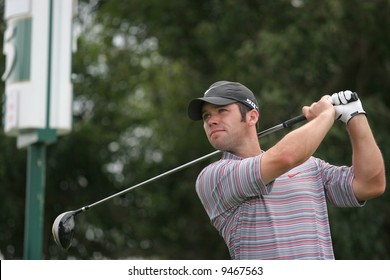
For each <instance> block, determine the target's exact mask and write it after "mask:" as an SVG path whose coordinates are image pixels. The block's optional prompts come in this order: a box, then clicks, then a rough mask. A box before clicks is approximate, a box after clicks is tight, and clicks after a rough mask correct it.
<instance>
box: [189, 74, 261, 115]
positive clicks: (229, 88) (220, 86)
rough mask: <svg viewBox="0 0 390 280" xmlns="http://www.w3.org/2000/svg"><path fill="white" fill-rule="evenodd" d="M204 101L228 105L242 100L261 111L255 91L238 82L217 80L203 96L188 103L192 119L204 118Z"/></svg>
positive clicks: (243, 102) (251, 107)
mask: <svg viewBox="0 0 390 280" xmlns="http://www.w3.org/2000/svg"><path fill="white" fill-rule="evenodd" d="M204 102H207V103H211V104H214V105H228V104H232V103H236V102H240V103H242V104H244V105H246V106H248V107H249V108H250V109H255V110H257V111H259V107H258V104H257V100H256V98H255V95H254V94H253V92H252V91H251V90H250V89H248V88H247V87H246V86H244V85H242V84H240V83H236V82H229V81H219V82H216V83H214V84H212V85H211V86H210V87H209V88H208V90H207V91H206V92H205V93H204V96H203V97H200V98H196V99H193V100H191V102H190V104H189V105H188V116H189V117H190V119H191V120H193V121H198V120H201V119H202V106H203V103H204Z"/></svg>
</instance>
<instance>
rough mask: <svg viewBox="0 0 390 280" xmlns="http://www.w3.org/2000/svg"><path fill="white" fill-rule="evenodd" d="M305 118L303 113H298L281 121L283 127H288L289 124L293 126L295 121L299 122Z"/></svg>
mask: <svg viewBox="0 0 390 280" xmlns="http://www.w3.org/2000/svg"><path fill="white" fill-rule="evenodd" d="M305 120H306V117H305V116H304V115H299V116H297V117H294V118H292V119H289V120H287V121H285V122H283V127H284V128H286V127H290V126H293V125H294V124H296V123H299V122H302V121H305Z"/></svg>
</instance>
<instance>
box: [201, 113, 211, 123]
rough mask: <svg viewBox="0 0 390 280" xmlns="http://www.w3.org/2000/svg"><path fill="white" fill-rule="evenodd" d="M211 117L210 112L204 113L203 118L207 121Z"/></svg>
mask: <svg viewBox="0 0 390 280" xmlns="http://www.w3.org/2000/svg"><path fill="white" fill-rule="evenodd" d="M209 118H210V114H209V113H204V114H203V115H202V119H203V121H204V122H205V121H207V120H208V119H209Z"/></svg>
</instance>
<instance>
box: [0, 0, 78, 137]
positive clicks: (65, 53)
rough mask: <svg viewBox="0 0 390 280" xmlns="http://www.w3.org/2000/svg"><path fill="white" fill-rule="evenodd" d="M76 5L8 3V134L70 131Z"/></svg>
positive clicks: (69, 0)
mask: <svg viewBox="0 0 390 280" xmlns="http://www.w3.org/2000/svg"><path fill="white" fill-rule="evenodd" d="M73 5H77V1H75V0H6V2H5V13H4V19H5V20H6V22H7V29H6V31H5V33H4V47H3V52H4V54H5V56H6V69H5V72H4V74H3V76H2V79H3V81H5V106H4V112H3V113H4V114H3V124H4V131H5V133H6V134H7V135H9V136H18V135H20V134H23V133H24V132H26V131H27V132H31V131H32V130H40V129H42V130H45V129H46V130H47V129H53V130H55V131H56V133H57V134H65V133H68V132H70V130H71V128H72V99H73V96H72V93H73V90H72V83H71V80H70V76H71V52H72V51H71V46H72V19H73V11H74V9H73Z"/></svg>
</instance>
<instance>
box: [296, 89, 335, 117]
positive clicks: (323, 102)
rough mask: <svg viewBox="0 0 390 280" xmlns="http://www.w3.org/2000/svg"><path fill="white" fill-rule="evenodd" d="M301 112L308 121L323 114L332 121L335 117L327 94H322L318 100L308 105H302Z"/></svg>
mask: <svg viewBox="0 0 390 280" xmlns="http://www.w3.org/2000/svg"><path fill="white" fill-rule="evenodd" d="M302 113H303V115H304V116H305V117H306V119H307V120H308V121H311V120H313V119H315V118H316V117H318V116H320V115H324V114H326V115H328V116H329V117H330V118H332V120H333V121H334V119H335V109H334V106H333V105H332V101H331V97H330V96H329V95H324V96H323V97H322V98H321V99H320V100H318V101H317V102H314V103H313V104H311V105H310V106H304V107H303V108H302Z"/></svg>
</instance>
